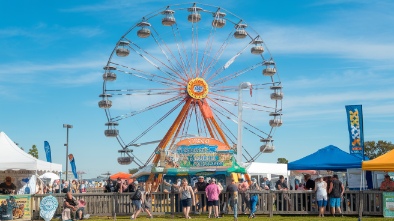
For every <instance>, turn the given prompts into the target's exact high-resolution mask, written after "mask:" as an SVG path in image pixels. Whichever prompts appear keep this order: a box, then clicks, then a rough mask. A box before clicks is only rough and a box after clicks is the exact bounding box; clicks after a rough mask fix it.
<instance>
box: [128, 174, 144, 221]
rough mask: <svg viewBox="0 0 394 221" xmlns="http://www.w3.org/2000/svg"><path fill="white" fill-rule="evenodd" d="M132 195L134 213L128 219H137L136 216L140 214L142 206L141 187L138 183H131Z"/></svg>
mask: <svg viewBox="0 0 394 221" xmlns="http://www.w3.org/2000/svg"><path fill="white" fill-rule="evenodd" d="M133 190H134V191H133V192H134V193H133V194H132V195H131V203H132V205H133V207H134V212H133V214H132V215H131V217H130V219H137V217H138V215H139V214H140V212H141V204H142V195H143V193H142V190H141V187H140V186H139V185H138V181H137V180H136V181H134V182H133Z"/></svg>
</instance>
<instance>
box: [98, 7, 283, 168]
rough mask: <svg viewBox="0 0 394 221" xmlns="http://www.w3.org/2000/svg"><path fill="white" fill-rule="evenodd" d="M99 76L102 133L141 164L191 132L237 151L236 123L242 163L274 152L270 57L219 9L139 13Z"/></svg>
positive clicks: (279, 95)
mask: <svg viewBox="0 0 394 221" xmlns="http://www.w3.org/2000/svg"><path fill="white" fill-rule="evenodd" d="M103 80H104V81H103V88H102V93H101V94H100V97H101V98H102V99H101V100H100V101H99V103H98V105H99V107H100V108H102V109H104V110H105V113H106V117H107V122H106V123H105V126H106V129H105V136H107V137H113V138H116V139H117V141H118V142H119V144H120V146H121V148H122V150H124V151H123V153H126V154H127V155H129V156H130V157H133V158H134V162H135V163H136V164H137V165H138V166H140V167H141V166H145V165H147V164H149V163H154V164H157V163H158V160H159V157H160V156H159V152H160V151H163V150H171V149H172V148H173V147H174V144H175V143H176V142H178V141H179V140H182V139H184V138H186V137H190V136H194V137H208V138H213V139H215V140H218V141H220V142H222V143H224V144H226V145H227V146H228V147H230V148H232V149H234V150H235V151H236V149H237V143H238V141H239V139H238V137H237V135H239V131H240V128H241V129H242V131H243V135H242V134H241V137H243V144H242V155H243V156H242V157H243V160H245V162H252V161H255V160H256V159H257V158H258V157H259V156H260V155H261V154H262V153H269V152H272V151H273V150H274V146H273V141H274V139H273V135H274V133H275V131H276V128H277V127H279V126H281V125H282V99H283V92H282V83H281V80H280V78H279V74H278V72H277V68H276V63H275V61H274V59H273V57H272V55H271V53H270V52H269V50H268V48H267V46H266V45H265V42H264V41H263V38H262V36H261V35H259V34H257V33H256V32H255V31H254V30H253V29H252V28H251V27H250V26H249V25H248V24H247V23H246V22H245V21H244V20H242V19H241V18H239V17H238V16H236V15H235V14H233V13H231V12H229V11H227V10H225V9H223V8H220V7H216V6H211V5H205V4H177V5H170V6H167V7H164V8H162V9H160V10H157V11H154V12H152V13H150V14H148V15H146V16H145V17H143V18H142V19H141V20H140V21H138V22H136V23H135V24H133V25H132V26H131V27H130V28H129V29H128V30H127V32H126V33H125V34H124V35H123V36H121V37H120V39H119V41H118V42H117V43H116V45H115V47H114V49H113V51H112V53H111V55H110V56H109V59H108V62H107V64H106V65H105V66H104V74H103ZM248 92H249V93H248ZM240 111H242V118H241V117H240ZM240 125H242V127H239V126H240ZM238 145H239V144H238ZM238 147H239V146H238Z"/></svg>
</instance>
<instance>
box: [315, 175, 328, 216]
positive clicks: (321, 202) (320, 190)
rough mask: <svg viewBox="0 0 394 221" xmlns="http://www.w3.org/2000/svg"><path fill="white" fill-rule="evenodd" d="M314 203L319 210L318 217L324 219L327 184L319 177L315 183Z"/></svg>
mask: <svg viewBox="0 0 394 221" xmlns="http://www.w3.org/2000/svg"><path fill="white" fill-rule="evenodd" d="M315 191H316V201H317V206H318V208H319V217H324V213H325V208H326V206H327V183H326V182H325V181H324V180H323V177H322V176H321V175H319V176H318V177H317V179H316V182H315Z"/></svg>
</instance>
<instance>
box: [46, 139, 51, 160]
mask: <svg viewBox="0 0 394 221" xmlns="http://www.w3.org/2000/svg"><path fill="white" fill-rule="evenodd" d="M44 149H45V155H46V157H47V162H50V163H52V157H51V146H49V143H48V141H44Z"/></svg>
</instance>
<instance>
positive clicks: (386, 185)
mask: <svg viewBox="0 0 394 221" xmlns="http://www.w3.org/2000/svg"><path fill="white" fill-rule="evenodd" d="M379 189H380V190H382V191H394V182H393V181H392V180H391V179H390V175H388V174H386V175H384V180H383V181H382V183H381V184H380V188H379Z"/></svg>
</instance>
